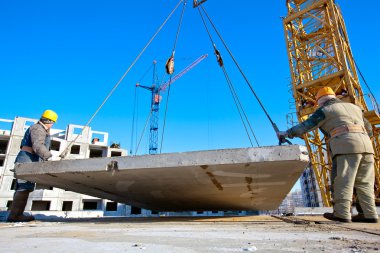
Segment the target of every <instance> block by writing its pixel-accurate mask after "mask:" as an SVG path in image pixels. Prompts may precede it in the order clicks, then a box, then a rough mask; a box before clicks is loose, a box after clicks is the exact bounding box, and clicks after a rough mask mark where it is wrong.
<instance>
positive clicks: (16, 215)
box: [7, 191, 34, 222]
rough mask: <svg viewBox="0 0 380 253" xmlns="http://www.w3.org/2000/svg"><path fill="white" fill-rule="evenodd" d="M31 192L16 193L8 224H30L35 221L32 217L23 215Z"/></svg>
mask: <svg viewBox="0 0 380 253" xmlns="http://www.w3.org/2000/svg"><path fill="white" fill-rule="evenodd" d="M28 197H29V192H28V191H16V192H15V195H14V196H13V202H12V205H11V210H10V213H9V215H8V219H7V221H8V222H29V221H33V220H34V217H33V216H32V215H28V216H25V215H24V214H23V212H24V210H25V206H26V202H27V201H28Z"/></svg>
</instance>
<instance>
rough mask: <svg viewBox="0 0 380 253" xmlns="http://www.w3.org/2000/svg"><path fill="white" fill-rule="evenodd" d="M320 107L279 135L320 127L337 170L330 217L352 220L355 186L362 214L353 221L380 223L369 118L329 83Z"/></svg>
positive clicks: (322, 91) (321, 93) (319, 100)
mask: <svg viewBox="0 0 380 253" xmlns="http://www.w3.org/2000/svg"><path fill="white" fill-rule="evenodd" d="M316 100H317V103H318V106H319V109H318V110H316V111H315V113H314V114H313V115H312V116H310V117H309V118H308V119H307V120H305V121H304V122H302V123H300V124H298V125H296V126H294V127H292V128H290V129H288V130H287V131H281V132H278V133H277V134H278V136H279V139H284V138H288V137H289V138H293V137H300V138H302V136H303V135H304V134H306V133H307V132H309V131H311V130H314V129H316V128H318V127H319V128H320V130H321V131H322V132H323V133H324V134H325V135H326V136H327V137H328V142H329V144H330V150H329V151H330V153H331V157H332V159H333V164H336V167H335V168H333V170H335V169H336V171H333V173H332V174H333V175H334V176H333V177H332V179H331V180H332V182H333V183H332V184H333V201H334V212H333V213H325V214H324V217H325V218H327V219H329V220H335V221H340V222H351V210H350V207H351V202H352V195H353V191H354V187H355V189H356V193H357V195H358V199H359V203H360V205H361V207H362V209H363V214H359V215H357V216H355V217H352V221H354V222H368V223H377V222H378V215H377V211H376V206H375V196H374V191H373V189H374V183H375V170H374V157H373V154H374V150H373V147H372V143H371V140H370V137H369V135H372V133H371V132H372V130H371V127H365V126H366V125H368V124H366V119H365V118H364V117H363V113H362V110H361V108H360V107H358V106H356V105H354V104H352V103H346V102H343V101H341V100H339V99H337V98H336V96H335V93H334V91H333V90H332V89H331V88H330V87H322V88H320V89H319V91H318V93H317V94H316Z"/></svg>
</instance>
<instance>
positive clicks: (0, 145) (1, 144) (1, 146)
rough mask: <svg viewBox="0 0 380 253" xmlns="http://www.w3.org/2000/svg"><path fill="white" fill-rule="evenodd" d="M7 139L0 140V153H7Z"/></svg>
mask: <svg viewBox="0 0 380 253" xmlns="http://www.w3.org/2000/svg"><path fill="white" fill-rule="evenodd" d="M8 143H9V140H0V155H5V154H7V149H8Z"/></svg>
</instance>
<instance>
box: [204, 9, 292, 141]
mask: <svg viewBox="0 0 380 253" xmlns="http://www.w3.org/2000/svg"><path fill="white" fill-rule="evenodd" d="M199 6H200V8H201V9H202V11H203V12H204V13H205V15H206V17H207V19H208V21H209V22H210V24H211V25H212V27H213V28H214V30H215V32H216V34H217V35H218V37H219V39H220V40H221V42H222V43H223V45H224V47H225V48H226V50H227V52H228V54H229V55H230V57H231V58H232V60H233V61H234V63H235V65H236V67H237V68H238V70H239V72H240V73H241V75H242V76H243V78H244V80H245V81H246V83H247V85H248V87H249V88H250V90H251V92H252V93H253V95H254V96H255V98H256V100H257V101H258V103H259V104H260V107H261V108H262V110H263V111H264V113H265V115H266V116H267V118H268V120H269V121H270V123H271V124H272V127H273V129H274V131H275V132H276V133H277V132H279V129H278V127H277V125H276V123H274V122H273V120H272V118H271V117H270V116H269V113H268V112H267V110H266V109H265V107H264V105H263V103H262V102H261V100H260V98H259V97H258V96H257V94H256V92H255V91H254V89H253V87H252V85H251V83H250V82H249V80H248V78H247V77H246V75H245V74H244V72H243V70H242V69H241V67H240V65H239V64H238V62H237V61H236V59H235V57H234V56H233V54H232V52H231V50H230V49H229V47H228V46H227V44H226V42H225V41H224V39H223V38H222V36H221V35H220V33H219V31H218V29H217V28H216V26H215V25H214V23H213V22H212V20H211V18H210V16H209V15H208V14H207V12H206V10H205V8H204V7H203V5H199ZM199 6H198V7H197V8H199ZM198 10H199V9H198ZM199 12H200V10H199ZM284 142H287V143H288V144H291V142H290V141H289V140H287V139H280V140H279V145H281V144H282V143H284Z"/></svg>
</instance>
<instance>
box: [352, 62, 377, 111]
mask: <svg viewBox="0 0 380 253" xmlns="http://www.w3.org/2000/svg"><path fill="white" fill-rule="evenodd" d="M353 60H354V63H355V66H356V68H357V69H358V71H359V74H360V77H361V78H362V79H363V82H364V84H365V86H366V87H367V89H368V91H369V94H370V95H371V99H373V101H372V102H373V103H374V105H373V106H374V107H375V110H376V112H377V113H380V108H379V104H378V103H377V100H376V98H375V96H374V95H373V93H372V91H371V89H370V88H369V85H368V84H367V81H366V80H365V78H364V76H363V74H362V72H361V71H360V68H359V66H358V64H357V63H356V61H355V59H353Z"/></svg>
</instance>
